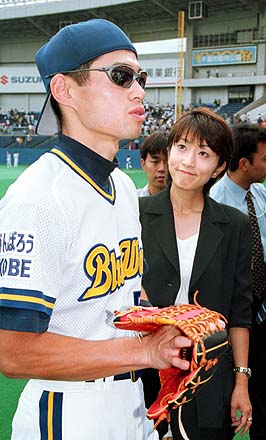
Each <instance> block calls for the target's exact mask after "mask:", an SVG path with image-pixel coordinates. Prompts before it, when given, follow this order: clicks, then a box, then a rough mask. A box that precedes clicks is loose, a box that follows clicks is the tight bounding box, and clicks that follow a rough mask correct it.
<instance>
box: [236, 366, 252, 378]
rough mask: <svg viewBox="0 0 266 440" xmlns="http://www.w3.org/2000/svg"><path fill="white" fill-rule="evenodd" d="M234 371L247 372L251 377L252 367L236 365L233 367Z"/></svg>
mask: <svg viewBox="0 0 266 440" xmlns="http://www.w3.org/2000/svg"><path fill="white" fill-rule="evenodd" d="M233 371H234V373H245V374H246V375H247V377H248V379H250V377H251V368H246V367H235V368H234V369H233Z"/></svg>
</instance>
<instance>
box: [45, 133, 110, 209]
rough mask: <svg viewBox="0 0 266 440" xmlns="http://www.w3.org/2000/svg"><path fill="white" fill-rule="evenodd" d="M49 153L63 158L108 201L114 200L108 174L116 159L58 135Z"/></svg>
mask: <svg viewBox="0 0 266 440" xmlns="http://www.w3.org/2000/svg"><path fill="white" fill-rule="evenodd" d="M50 152H51V153H53V154H55V155H56V156H58V157H59V158H60V159H61V160H63V161H64V162H65V163H66V164H67V165H68V166H69V167H70V168H71V169H72V170H73V171H74V172H76V173H77V174H79V175H80V177H82V178H83V179H85V180H86V181H87V182H88V183H89V184H91V185H92V186H93V187H94V188H95V189H96V191H98V192H99V193H100V194H101V195H102V196H103V197H105V198H106V199H107V200H108V201H109V202H111V203H114V201H115V188H114V185H113V180H112V177H111V176H110V174H111V173H112V171H113V170H114V169H115V168H116V167H117V166H118V161H117V159H116V158H115V159H114V161H113V162H112V161H109V160H108V159H105V158H104V157H102V156H100V155H99V154H97V153H96V152H95V151H93V150H91V149H90V148H88V147H86V146H85V145H83V144H81V143H80V142H78V141H75V140H74V139H72V138H70V137H68V136H65V135H63V134H59V135H58V142H57V145H56V146H55V147H54V148H52V150H51V151H50Z"/></svg>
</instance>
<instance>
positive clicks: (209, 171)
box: [140, 108, 252, 440]
mask: <svg viewBox="0 0 266 440" xmlns="http://www.w3.org/2000/svg"><path fill="white" fill-rule="evenodd" d="M232 149H233V145H232V137H231V131H230V129H229V127H228V126H227V124H226V123H225V122H224V120H223V119H222V118H220V117H219V116H218V115H216V114H215V113H213V112H211V111H209V110H208V109H205V108H198V109H194V110H192V111H190V112H187V113H185V114H183V115H182V116H181V118H180V119H179V120H178V121H177V122H176V123H175V125H174V126H173V128H172V130H171V132H170V135H169V173H170V176H171V179H172V182H171V184H170V185H169V187H168V188H167V189H165V190H163V191H162V192H160V193H159V194H157V195H156V196H153V197H144V198H140V214H141V223H142V230H143V233H142V238H143V248H144V257H145V260H146V262H147V265H148V270H147V271H146V272H145V274H144V276H143V286H144V289H145V290H146V293H147V295H148V298H149V300H150V302H151V303H152V304H153V305H157V306H159V307H165V306H168V305H172V304H178V303H192V302H193V294H194V292H195V291H196V290H198V291H199V294H198V297H197V301H198V302H199V303H200V304H201V305H203V306H206V307H208V308H210V309H213V310H216V311H218V312H220V313H222V314H223V315H224V316H225V317H226V318H227V320H228V329H229V335H230V343H231V350H230V351H229V352H228V353H226V354H225V355H224V356H223V357H222V359H221V360H220V365H219V368H218V370H217V372H216V373H215V375H214V377H213V378H212V380H211V381H210V382H209V383H208V384H207V385H205V386H204V387H203V389H202V390H201V391H200V393H199V394H198V395H197V396H196V397H195V398H194V400H192V401H191V402H190V403H188V404H185V405H183V406H182V407H181V408H179V409H178V410H176V411H173V412H172V414H171V429H172V433H173V438H174V440H177V439H178V440H179V439H180V440H181V439H182V440H183V439H185V440H187V439H189V440H230V439H232V438H233V437H234V434H235V432H238V431H242V434H243V433H245V432H247V430H248V429H249V427H250V426H251V422H252V420H251V419H252V416H251V413H252V409H251V405H250V401H249V396H248V377H247V375H246V374H243V373H233V368H234V367H244V368H247V367H248V364H247V363H248V341H249V327H250V326H251V301H252V296H251V291H252V289H251V270H250V268H251V230H250V224H249V220H248V217H247V216H245V215H244V214H242V213H241V212H240V211H238V210H236V209H234V208H231V207H229V206H225V205H222V204H219V203H217V202H215V201H214V200H212V199H211V198H210V197H208V195H207V193H208V191H209V188H210V186H211V185H212V184H213V183H214V182H215V180H216V179H217V177H218V176H221V174H223V173H224V172H225V170H226V168H227V164H228V162H229V159H230V155H231V153H232ZM149 380H150V379H149V373H146V375H145V377H144V387H145V388H146V390H147V389H149ZM151 380H152V381H153V386H154V377H152V379H151ZM158 386H159V384H158ZM237 411H239V412H240V415H239V413H238V412H237Z"/></svg>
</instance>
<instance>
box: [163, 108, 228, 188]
mask: <svg viewBox="0 0 266 440" xmlns="http://www.w3.org/2000/svg"><path fill="white" fill-rule="evenodd" d="M168 152H169V157H168V166H169V174H170V177H171V179H172V182H173V184H174V185H175V186H176V187H177V188H178V187H179V188H180V189H184V190H189V191H196V192H197V191H198V192H201V193H203V194H207V193H208V191H209V189H210V187H211V186H212V185H213V184H214V183H215V181H216V180H217V179H218V178H220V177H221V176H222V175H223V174H224V173H225V171H226V169H227V167H228V164H229V160H230V158H231V155H232V152H233V139H232V133H231V130H230V128H229V126H228V125H227V123H226V122H225V121H224V119H223V118H221V117H220V116H219V115H217V114H216V113H214V112H212V111H211V110H209V109H208V108H205V107H199V108H196V109H192V110H190V111H188V112H186V113H184V114H183V115H182V116H181V117H180V118H179V119H178V120H177V121H176V123H175V124H174V126H173V127H172V129H171V131H170V133H169V138H168Z"/></svg>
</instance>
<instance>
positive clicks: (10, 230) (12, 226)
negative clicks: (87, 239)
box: [0, 189, 66, 332]
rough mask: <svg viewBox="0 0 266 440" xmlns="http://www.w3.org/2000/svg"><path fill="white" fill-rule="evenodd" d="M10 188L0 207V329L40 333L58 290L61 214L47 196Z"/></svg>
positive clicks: (62, 235) (62, 242)
mask: <svg viewBox="0 0 266 440" xmlns="http://www.w3.org/2000/svg"><path fill="white" fill-rule="evenodd" d="M14 191H15V190H14V189H13V191H11V192H10V194H8V195H7V196H6V197H5V198H4V200H3V202H2V201H1V202H2V203H1V204H2V206H1V210H0V328H3V329H9V330H20V331H34V332H41V331H45V330H46V329H47V327H48V324H49V319H50V316H51V314H52V313H53V309H54V307H55V303H56V299H57V295H58V292H59V290H60V279H61V271H62V261H63V256H64V255H65V251H66V246H65V243H66V229H65V216H64V215H63V213H62V209H60V206H59V204H58V203H57V202H56V200H53V198H52V197H49V195H48V196H45V195H44V194H43V195H42V196H40V194H38V191H36V194H32V192H31V193H29V194H28V195H27V196H26V195H25V196H24V197H22V198H19V195H16V194H14Z"/></svg>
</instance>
